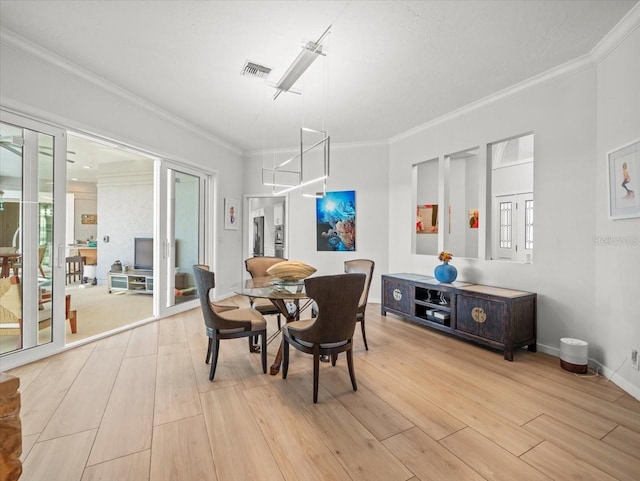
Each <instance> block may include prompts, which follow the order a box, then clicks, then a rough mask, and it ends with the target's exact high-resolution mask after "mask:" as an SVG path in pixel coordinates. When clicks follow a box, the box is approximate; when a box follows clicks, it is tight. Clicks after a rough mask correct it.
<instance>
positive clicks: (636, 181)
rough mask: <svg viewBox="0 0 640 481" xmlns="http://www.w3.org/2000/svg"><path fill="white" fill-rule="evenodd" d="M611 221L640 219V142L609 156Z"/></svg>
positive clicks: (613, 152)
mask: <svg viewBox="0 0 640 481" xmlns="http://www.w3.org/2000/svg"><path fill="white" fill-rule="evenodd" d="M607 163H608V171H609V219H629V218H631V217H640V140H636V141H635V142H633V143H631V144H629V145H626V146H624V147H621V148H619V149H616V150H614V151H611V152H609V153H608V154H607Z"/></svg>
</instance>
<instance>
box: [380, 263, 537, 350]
mask: <svg viewBox="0 0 640 481" xmlns="http://www.w3.org/2000/svg"><path fill="white" fill-rule="evenodd" d="M536 303H537V295H536V294H535V293H533V292H525V291H517V290H514V289H504V288H501V287H491V286H484V285H479V284H471V283H468V282H459V281H458V282H452V283H451V284H442V283H440V282H438V281H437V280H436V279H434V278H433V277H430V276H423V275H419V274H409V273H401V274H387V275H383V276H382V307H381V312H382V315H383V316H386V315H387V312H391V313H393V314H396V315H398V316H402V317H404V318H406V319H409V320H411V321H413V322H417V323H418V324H422V325H424V326H428V327H431V328H433V329H437V330H439V331H442V332H446V333H447V334H451V335H453V336H456V337H461V338H464V339H467V340H470V341H474V342H476V343H478V344H484V345H486V346H490V347H493V348H496V349H501V350H502V351H504V358H505V359H506V360H507V361H513V353H514V351H515V350H516V349H518V348H520V347H523V346H527V349H528V350H529V351H532V352H535V351H536Z"/></svg>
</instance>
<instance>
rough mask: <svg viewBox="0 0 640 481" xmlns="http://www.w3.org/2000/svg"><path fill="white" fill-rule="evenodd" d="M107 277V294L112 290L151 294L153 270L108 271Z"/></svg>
mask: <svg viewBox="0 0 640 481" xmlns="http://www.w3.org/2000/svg"><path fill="white" fill-rule="evenodd" d="M108 277H109V279H108V286H109V294H111V292H113V291H127V292H135V293H138V294H153V271H149V270H141V269H132V270H131V269H130V270H128V271H125V272H109V273H108Z"/></svg>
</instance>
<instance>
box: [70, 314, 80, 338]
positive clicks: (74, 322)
mask: <svg viewBox="0 0 640 481" xmlns="http://www.w3.org/2000/svg"><path fill="white" fill-rule="evenodd" d="M69 325H70V326H71V333H72V334H75V333H76V332H78V314H77V311H75V310H73V311H70V312H69Z"/></svg>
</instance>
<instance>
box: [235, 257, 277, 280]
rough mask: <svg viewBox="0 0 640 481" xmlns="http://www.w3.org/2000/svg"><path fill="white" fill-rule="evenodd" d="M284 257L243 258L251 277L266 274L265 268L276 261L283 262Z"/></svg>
mask: <svg viewBox="0 0 640 481" xmlns="http://www.w3.org/2000/svg"><path fill="white" fill-rule="evenodd" d="M286 260H287V259H285V258H284V257H250V258H249V259H245V261H244V266H245V268H246V269H247V272H248V273H249V274H251V278H254V277H265V276H268V275H269V274H267V269H268V268H269V267H271V266H272V265H274V264H277V263H278V262H284V261H286Z"/></svg>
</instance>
